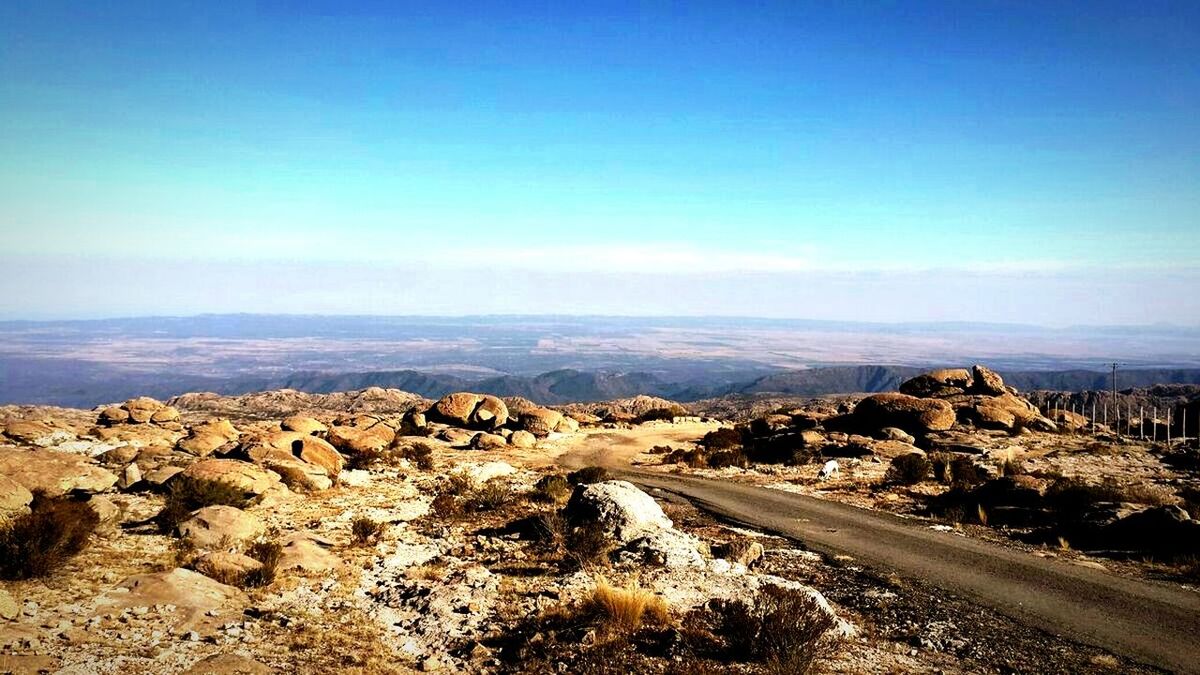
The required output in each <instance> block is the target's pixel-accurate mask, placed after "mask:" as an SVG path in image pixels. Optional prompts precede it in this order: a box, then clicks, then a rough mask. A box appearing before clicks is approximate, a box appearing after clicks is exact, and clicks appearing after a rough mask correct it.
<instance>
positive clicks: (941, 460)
mask: <svg viewBox="0 0 1200 675" xmlns="http://www.w3.org/2000/svg"><path fill="white" fill-rule="evenodd" d="M953 462H954V455H953V454H952V453H949V452H931V453H929V466H930V470H932V471H933V478H934V480H936V481H938V482H939V483H945V484H946V485H950V484H951V483H953V482H954V472H953V471H952V470H951V468H950V465H951V464H952V463H953Z"/></svg>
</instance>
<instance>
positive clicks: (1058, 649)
mask: <svg viewBox="0 0 1200 675" xmlns="http://www.w3.org/2000/svg"><path fill="white" fill-rule="evenodd" d="M901 392H903V393H892V394H878V395H873V396H867V397H854V398H841V399H836V400H829V399H818V400H814V401H811V402H805V403H804V405H802V406H799V407H793V408H787V409H780V408H779V407H776V408H774V409H772V410H770V411H767V412H764V413H763V414H759V413H758V412H757V411H755V412H754V414H753V415H742V416H740V417H741V418H743V419H744V421H741V422H734V421H722V420H718V419H713V418H711V417H709V416H700V415H697V414H695V411H693V410H688V409H686V408H684V407H683V406H680V405H679V404H676V403H673V402H671V401H668V400H664V399H658V398H653V397H648V396H637V397H633V398H629V399H620V400H614V401H608V402H604V403H588V404H576V405H566V406H561V407H558V408H548V407H543V406H539V405H537V404H535V403H533V402H531V401H529V400H527V399H521V398H506V399H502V398H498V397H496V396H491V395H485V394H477V393H471V392H455V393H452V394H449V395H446V396H444V397H442V398H440V399H438V400H436V401H435V400H430V399H426V398H423V397H421V396H419V395H415V394H411V393H407V392H403V391H400V390H395V389H382V388H368V389H365V390H359V391H353V392H342V393H334V394H305V393H301V392H298V391H294V390H282V391H270V392H262V393H255V394H246V395H240V396H220V395H216V394H186V395H182V396H178V397H176V398H173V399H171V400H169V401H167V402H160V401H156V400H153V399H149V398H136V399H131V400H129V401H126V402H124V403H122V404H118V405H108V406H101V407H100V408H97V409H94V410H80V409H68V408H51V407H44V406H6V407H3V408H0V672H20V673H24V672H66V673H113V672H152V673H175V672H190V673H265V672H330V671H337V672H362V673H383V672H409V671H414V670H415V671H423V672H429V671H446V672H546V673H550V672H555V673H558V672H581V673H593V672H594V673H602V672H613V673H617V672H620V673H625V672H660V673H697V672H699V673H703V672H737V673H785V672H806V671H809V670H814V671H820V672H847V673H849V672H853V673H858V672H944V673H955V672H1011V671H1022V672H1026V671H1047V670H1053V669H1056V668H1058V667H1067V668H1068V669H1069V670H1072V671H1076V672H1139V671H1141V670H1144V669H1143V668H1142V667H1140V666H1138V665H1136V664H1135V663H1133V662H1131V661H1129V660H1127V659H1125V658H1123V657H1121V656H1120V655H1115V654H1110V653H1106V652H1104V651H1102V650H1099V649H1096V648H1093V647H1085V646H1081V645H1078V644H1074V643H1071V642H1069V641H1066V640H1063V639H1061V638H1056V637H1054V636H1051V635H1048V634H1045V633H1042V632H1041V631H1037V630H1033V629H1029V628H1026V627H1024V626H1022V625H1021V624H1019V623H1017V622H1015V621H1013V620H1011V619H1009V618H1007V617H1004V616H1001V615H998V614H996V613H994V612H991V611H989V610H987V609H986V608H983V607H980V606H978V605H975V604H973V603H972V602H971V601H969V600H968V599H965V598H960V597H955V596H953V595H951V594H948V593H946V592H944V591H941V590H939V589H936V588H932V587H929V586H927V585H922V584H921V583H920V581H919V580H911V579H901V578H898V577H895V576H894V575H889V574H888V573H887V571H886V570H878V569H867V568H863V567H860V566H857V565H856V564H855V562H854V561H853V560H852V559H849V558H846V557H844V556H825V555H821V554H817V553H813V552H811V551H807V550H805V549H804V547H803V542H795V541H791V540H787V539H782V538H778V537H774V536H771V535H769V534H768V533H765V532H761V531H755V530H747V529H744V528H740V527H735V526H732V525H730V524H727V523H723V522H721V521H719V520H716V519H714V518H713V517H711V516H710V515H707V514H706V513H704V512H703V511H700V510H697V509H696V508H695V507H694V506H692V505H690V504H688V503H686V502H683V501H680V500H678V499H672V498H669V496H667V495H664V494H659V493H652V492H647V491H644V490H643V489H640V488H638V487H637V486H635V485H634V484H632V483H629V482H626V481H624V480H618V479H614V477H613V476H611V475H609V473H608V472H607V471H606V470H604V469H602V468H599V467H596V466H589V465H592V464H612V463H619V462H620V461H622V460H625V459H632V460H633V461H634V462H636V463H637V464H639V465H641V466H643V467H645V468H652V469H653V470H656V471H662V472H670V473H678V472H684V473H698V474H704V475H718V476H721V477H723V478H728V479H732V480H741V481H746V482H750V483H758V484H763V485H770V486H772V487H775V488H778V489H781V490H792V491H803V492H807V493H811V494H816V495H820V496H822V497H825V498H828V499H835V500H842V501H848V502H851V503H856V504H861V505H865V506H869V507H871V508H877V509H886V510H892V511H898V512H903V513H907V514H914V515H919V516H921V517H927V518H930V519H932V521H935V523H936V524H937V525H939V526H944V527H947V528H957V529H959V530H960V531H962V532H964V533H965V534H969V535H971V536H979V537H985V538H993V539H995V540H999V541H1005V542H1007V543H1008V545H1011V546H1014V547H1023V548H1025V549H1027V550H1029V552H1030V554H1031V555H1042V556H1069V557H1071V558H1074V559H1078V561H1079V562H1080V563H1081V564H1094V565H1105V566H1109V567H1111V568H1113V569H1114V571H1116V572H1119V573H1122V574H1131V575H1142V576H1145V575H1152V576H1157V577H1160V578H1167V579H1172V580H1175V581H1179V582H1183V583H1185V584H1190V583H1194V582H1195V581H1196V568H1195V559H1196V558H1195V556H1196V555H1197V554H1198V553H1200V550H1197V548H1196V543H1197V542H1198V541H1200V535H1198V534H1197V531H1196V530H1197V521H1195V520H1193V518H1194V517H1196V516H1198V515H1200V513H1197V511H1196V505H1197V495H1198V494H1200V492H1198V488H1200V482H1198V481H1197V474H1196V470H1197V463H1196V462H1195V461H1194V460H1195V451H1194V450H1191V449H1188V448H1185V447H1182V446H1180V445H1176V446H1173V447H1166V446H1165V445H1163V444H1158V445H1153V444H1151V445H1147V444H1137V443H1132V442H1130V441H1128V440H1124V439H1117V438H1116V437H1110V436H1108V435H1106V433H1105V432H1104V430H1101V432H1100V433H1099V434H1097V435H1093V434H1091V433H1084V431H1085V429H1084V424H1083V423H1082V422H1081V421H1080V420H1079V419H1076V418H1075V417H1074V416H1072V415H1071V414H1070V413H1065V412H1061V411H1060V412H1056V413H1052V414H1050V415H1049V416H1047V415H1044V414H1043V413H1042V412H1040V411H1039V409H1038V408H1037V407H1036V406H1034V405H1032V404H1030V403H1029V402H1028V401H1027V400H1026V399H1024V398H1022V397H1021V396H1020V395H1019V393H1018V392H1016V391H1015V390H1013V389H1011V388H1009V387H1007V386H1006V385H1005V384H1004V382H1003V381H1002V380H1001V379H1000V377H999V376H997V375H996V374H995V373H993V372H991V371H990V370H988V369H986V368H982V367H976V368H975V369H973V370H952V371H938V372H935V373H930V374H927V375H922V376H918V377H916V378H913V379H910V380H908V381H906V382H904V383H903V385H902V386H901ZM729 417H733V416H732V415H731V416H729ZM723 418H724V417H723ZM831 461H832V462H834V463H835V464H836V465H831V464H830V462H831ZM1184 588H1185V589H1186V588H1189V587H1186V586H1185V587H1184ZM1181 592H1194V590H1184V591H1181Z"/></svg>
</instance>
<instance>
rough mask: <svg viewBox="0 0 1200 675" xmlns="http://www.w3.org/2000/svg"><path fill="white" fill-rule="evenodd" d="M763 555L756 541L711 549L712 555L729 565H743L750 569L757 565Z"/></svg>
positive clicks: (761, 548) (762, 550) (763, 552)
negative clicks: (729, 563) (726, 561)
mask: <svg viewBox="0 0 1200 675" xmlns="http://www.w3.org/2000/svg"><path fill="white" fill-rule="evenodd" d="M765 553H766V551H765V550H764V549H763V545H762V544H760V543H758V542H757V541H751V542H747V543H745V544H736V543H730V544H721V545H718V546H714V547H713V555H715V556H719V557H721V558H724V559H725V560H728V561H729V562H731V563H739V564H742V565H745V566H746V567H751V566H752V565H754V564H755V563H757V562H758V561H759V560H761V559H762V557H763V555H764V554H765Z"/></svg>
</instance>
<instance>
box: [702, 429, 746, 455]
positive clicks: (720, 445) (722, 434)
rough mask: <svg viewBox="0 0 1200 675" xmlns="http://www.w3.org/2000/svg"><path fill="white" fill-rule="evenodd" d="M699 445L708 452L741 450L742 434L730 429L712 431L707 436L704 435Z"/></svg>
mask: <svg viewBox="0 0 1200 675" xmlns="http://www.w3.org/2000/svg"><path fill="white" fill-rule="evenodd" d="M700 445H703V446H704V447H705V448H708V450H709V451H717V450H732V449H734V448H741V447H742V432H741V431H739V430H738V429H731V428H729V427H722V428H720V429H714V430H712V431H710V432H708V433H707V434H704V438H701V439H700Z"/></svg>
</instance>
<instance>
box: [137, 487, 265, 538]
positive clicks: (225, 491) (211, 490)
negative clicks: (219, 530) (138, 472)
mask: <svg viewBox="0 0 1200 675" xmlns="http://www.w3.org/2000/svg"><path fill="white" fill-rule="evenodd" d="M255 501H257V500H256V499H255V498H254V497H253V496H251V495H247V494H246V493H245V492H243V491H242V490H241V489H240V488H238V487H237V486H236V485H231V484H229V483H225V482H222V481H211V480H205V481H197V480H187V479H185V478H183V477H182V476H177V477H176V478H175V479H174V480H173V481H171V488H170V491H169V492H167V500H166V502H165V503H164V504H163V507H162V510H161V511H159V512H158V515H157V516H155V517H154V518H155V521H156V522H157V523H158V526H159V528H160V529H161V530H162V531H163V532H167V533H169V532H173V531H174V530H175V528H176V527H178V526H179V524H180V523H182V522H184V521H185V520H187V519H188V518H189V517H191V515H192V512H193V511H195V510H196V509H202V508H204V507H206V506H235V507H237V508H239V509H244V508H246V507H248V506H250V505H251V504H253V503H254V502H255Z"/></svg>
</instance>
